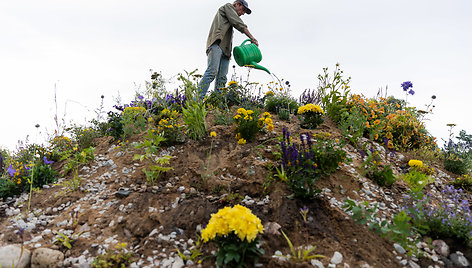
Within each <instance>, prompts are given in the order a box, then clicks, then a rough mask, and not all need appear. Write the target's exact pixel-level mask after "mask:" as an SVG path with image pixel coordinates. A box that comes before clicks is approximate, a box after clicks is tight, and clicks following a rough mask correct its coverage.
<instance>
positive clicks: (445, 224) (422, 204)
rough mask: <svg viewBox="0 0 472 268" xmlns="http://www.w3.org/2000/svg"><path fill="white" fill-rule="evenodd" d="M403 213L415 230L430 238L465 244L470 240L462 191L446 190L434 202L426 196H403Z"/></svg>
mask: <svg viewBox="0 0 472 268" xmlns="http://www.w3.org/2000/svg"><path fill="white" fill-rule="evenodd" d="M404 210H405V211H406V212H407V213H408V215H409V216H410V217H411V218H412V219H413V221H412V222H413V224H414V225H415V226H416V227H417V228H418V229H420V230H423V231H424V232H425V233H426V234H429V235H431V236H432V237H433V238H445V237H450V238H456V239H458V240H461V241H463V242H465V243H469V242H470V241H471V240H472V213H471V211H470V204H469V200H468V195H467V194H465V193H464V191H463V190H462V189H456V188H454V186H452V185H449V186H446V187H445V188H444V190H443V191H442V198H441V199H439V200H436V202H433V200H432V196H431V195H429V194H426V195H424V194H418V193H416V194H415V193H414V194H411V195H407V196H406V197H405V207H404Z"/></svg>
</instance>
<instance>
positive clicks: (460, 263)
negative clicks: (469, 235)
mask: <svg viewBox="0 0 472 268" xmlns="http://www.w3.org/2000/svg"><path fill="white" fill-rule="evenodd" d="M449 259H451V261H452V262H453V263H454V265H456V266H457V267H468V266H470V263H469V261H468V260H467V258H466V257H464V255H459V254H457V253H452V254H451V256H449Z"/></svg>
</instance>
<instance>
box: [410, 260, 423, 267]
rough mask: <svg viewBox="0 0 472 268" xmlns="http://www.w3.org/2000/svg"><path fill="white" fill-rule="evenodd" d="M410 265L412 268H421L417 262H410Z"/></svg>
mask: <svg viewBox="0 0 472 268" xmlns="http://www.w3.org/2000/svg"><path fill="white" fill-rule="evenodd" d="M408 264H409V265H410V267H411V268H421V267H420V266H419V265H418V264H417V263H416V262H414V261H409V262H408Z"/></svg>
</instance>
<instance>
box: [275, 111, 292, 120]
mask: <svg viewBox="0 0 472 268" xmlns="http://www.w3.org/2000/svg"><path fill="white" fill-rule="evenodd" d="M277 116H278V117H279V119H280V120H284V121H289V122H290V110H288V109H285V108H281V109H279V110H278V111H277Z"/></svg>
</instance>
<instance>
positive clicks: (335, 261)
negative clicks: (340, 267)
mask: <svg viewBox="0 0 472 268" xmlns="http://www.w3.org/2000/svg"><path fill="white" fill-rule="evenodd" d="M342 261H343V255H342V254H341V253H339V252H337V251H335V252H334V255H333V257H332V258H331V260H330V262H331V263H333V264H340V263H341V262H342Z"/></svg>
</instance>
